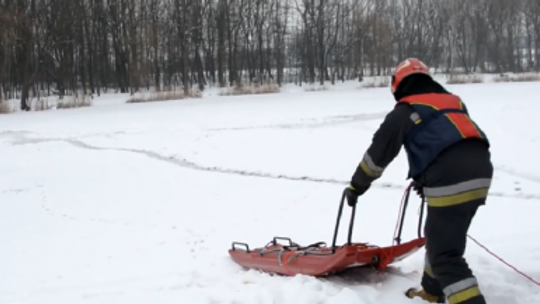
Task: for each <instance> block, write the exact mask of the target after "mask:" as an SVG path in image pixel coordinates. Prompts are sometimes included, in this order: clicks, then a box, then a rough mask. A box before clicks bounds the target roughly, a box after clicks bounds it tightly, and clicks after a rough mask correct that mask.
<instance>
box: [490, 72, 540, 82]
mask: <svg viewBox="0 0 540 304" xmlns="http://www.w3.org/2000/svg"><path fill="white" fill-rule="evenodd" d="M493 81H494V82H534V81H540V74H539V73H522V74H513V75H499V76H497V77H495V78H493Z"/></svg>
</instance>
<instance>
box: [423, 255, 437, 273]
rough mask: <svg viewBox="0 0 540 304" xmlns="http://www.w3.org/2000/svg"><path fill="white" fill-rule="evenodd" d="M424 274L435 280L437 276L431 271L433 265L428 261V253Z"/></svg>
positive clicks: (425, 258) (425, 259)
mask: <svg viewBox="0 0 540 304" xmlns="http://www.w3.org/2000/svg"><path fill="white" fill-rule="evenodd" d="M424 272H425V273H426V274H427V275H428V276H430V277H432V278H435V275H434V274H433V270H432V269H431V264H430V263H429V260H428V257H427V253H426V255H425V257H424Z"/></svg>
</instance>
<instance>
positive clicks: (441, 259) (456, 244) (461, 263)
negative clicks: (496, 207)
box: [422, 200, 486, 304]
mask: <svg viewBox="0 0 540 304" xmlns="http://www.w3.org/2000/svg"><path fill="white" fill-rule="evenodd" d="M483 203H484V202H483V200H482V201H471V202H468V203H466V204H459V205H456V206H449V207H442V208H441V207H428V211H427V217H426V223H425V227H424V233H425V236H426V264H425V266H426V267H425V269H424V275H423V277H422V287H423V288H424V290H425V291H426V292H427V293H430V294H432V295H437V296H441V295H445V296H446V297H447V298H448V302H449V303H450V304H457V303H459V304H485V303H486V301H485V299H484V296H483V295H482V294H481V293H480V290H479V289H478V285H477V282H476V279H475V277H474V275H473V273H472V271H471V269H470V268H469V266H468V264H467V262H466V261H465V259H464V258H463V255H464V253H465V248H466V240H467V231H468V229H469V226H470V224H471V221H472V219H473V217H474V215H475V214H476V211H477V209H478V208H479V206H480V205H481V204H483Z"/></svg>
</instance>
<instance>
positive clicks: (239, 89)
mask: <svg viewBox="0 0 540 304" xmlns="http://www.w3.org/2000/svg"><path fill="white" fill-rule="evenodd" d="M279 92H281V88H280V87H279V86H278V85H277V84H273V83H269V84H263V85H251V86H245V85H242V84H237V85H234V86H232V87H229V88H224V89H221V91H220V92H219V95H220V96H235V95H257V94H275V93H279Z"/></svg>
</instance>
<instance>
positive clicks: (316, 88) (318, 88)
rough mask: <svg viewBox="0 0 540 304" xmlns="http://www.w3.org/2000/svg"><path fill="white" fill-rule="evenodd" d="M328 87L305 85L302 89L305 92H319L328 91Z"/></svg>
mask: <svg viewBox="0 0 540 304" xmlns="http://www.w3.org/2000/svg"><path fill="white" fill-rule="evenodd" d="M328 90H329V88H328V87H327V86H326V85H306V86H305V88H304V91H306V92H320V91H328Z"/></svg>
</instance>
